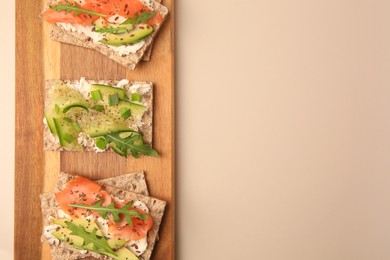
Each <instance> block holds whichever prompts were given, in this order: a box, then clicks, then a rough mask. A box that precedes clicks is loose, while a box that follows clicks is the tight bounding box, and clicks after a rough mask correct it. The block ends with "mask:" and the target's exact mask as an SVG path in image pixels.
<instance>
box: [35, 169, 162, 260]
mask: <svg viewBox="0 0 390 260" xmlns="http://www.w3.org/2000/svg"><path fill="white" fill-rule="evenodd" d="M75 177H77V176H75V175H70V174H66V173H61V174H60V176H59V182H58V185H57V189H58V188H64V187H65V184H66V182H64V181H66V180H68V181H69V180H71V179H73V178H75ZM126 178H129V182H131V183H133V184H134V183H136V182H137V180H138V181H139V183H138V185H136V187H134V186H133V185H126V184H125V179H126ZM98 182H99V183H104V184H105V185H104V188H105V190H106V191H107V192H109V193H110V194H112V195H114V196H115V197H117V198H119V199H123V200H140V201H142V202H144V203H145V204H146V205H147V207H148V208H149V212H150V215H151V216H152V218H153V228H152V229H151V230H150V231H149V232H148V236H147V241H148V247H147V249H146V251H145V252H144V253H143V254H142V255H141V256H139V259H140V260H148V259H150V257H151V254H152V250H153V247H154V245H155V243H156V241H157V236H158V230H159V227H160V224H161V220H162V217H163V214H164V209H165V205H166V202H164V201H162V200H158V199H155V198H152V197H148V196H144V195H142V194H137V193H134V192H132V191H129V190H124V189H120V188H118V187H113V186H108V185H106V184H107V183H110V184H114V183H115V184H117V185H118V184H119V186H122V187H128V188H133V190H139V191H142V190H143V191H142V192H144V193H145V192H147V191H146V190H145V189H144V188H140V187H146V182H145V178H144V175H143V173H142V172H137V173H131V174H127V175H122V176H119V177H116V178H109V179H104V180H101V181H98ZM40 199H41V209H42V215H43V219H44V226H46V225H47V224H48V220H49V217H54V218H56V217H58V207H57V202H56V199H55V193H54V192H49V193H44V194H42V195H41V196H40ZM41 240H42V242H44V241H47V239H46V237H45V236H43V235H42V237H41ZM50 247H51V253H52V258H53V259H54V260H65V259H66V260H68V259H69V260H71V259H82V258H87V257H93V258H95V259H111V258H110V257H107V256H104V255H100V254H97V253H94V252H90V251H88V252H87V253H86V254H81V252H80V251H79V250H77V249H74V248H72V247H71V246H69V245H67V244H65V243H60V244H59V245H51V246H50Z"/></svg>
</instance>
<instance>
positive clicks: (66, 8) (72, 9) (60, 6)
mask: <svg viewBox="0 0 390 260" xmlns="http://www.w3.org/2000/svg"><path fill="white" fill-rule="evenodd" d="M49 7H50V9H52V10H55V11H65V13H70V12H73V15H74V16H77V15H79V14H90V15H92V16H103V17H105V16H107V15H106V14H101V13H97V12H94V11H91V10H88V9H83V8H81V7H80V6H79V5H78V4H77V3H74V5H72V4H70V3H67V4H66V5H64V4H63V3H61V2H59V3H58V4H57V5H50V6H49Z"/></svg>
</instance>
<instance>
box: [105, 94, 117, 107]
mask: <svg viewBox="0 0 390 260" xmlns="http://www.w3.org/2000/svg"><path fill="white" fill-rule="evenodd" d="M118 103H119V96H118V93H115V94H112V95H109V96H108V104H109V105H110V106H115V105H118Z"/></svg>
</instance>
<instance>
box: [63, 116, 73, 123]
mask: <svg viewBox="0 0 390 260" xmlns="http://www.w3.org/2000/svg"><path fill="white" fill-rule="evenodd" d="M64 121H65V122H68V123H73V120H72V118H69V117H64Z"/></svg>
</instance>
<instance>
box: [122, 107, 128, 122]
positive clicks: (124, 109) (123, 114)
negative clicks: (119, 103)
mask: <svg viewBox="0 0 390 260" xmlns="http://www.w3.org/2000/svg"><path fill="white" fill-rule="evenodd" d="M120 113H121V117H122V118H123V119H124V120H126V119H128V118H129V117H130V116H131V110H130V108H125V107H122V108H121V111H120Z"/></svg>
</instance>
